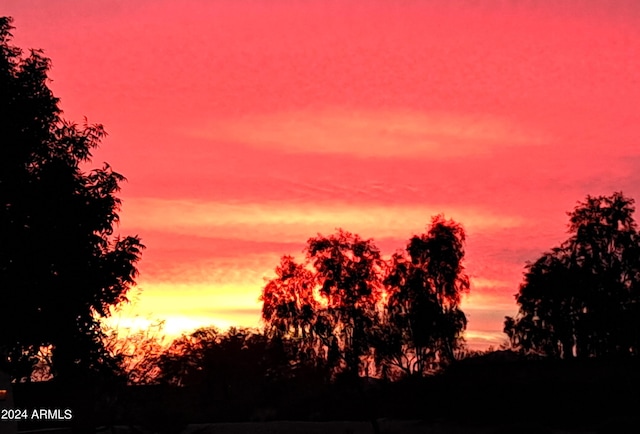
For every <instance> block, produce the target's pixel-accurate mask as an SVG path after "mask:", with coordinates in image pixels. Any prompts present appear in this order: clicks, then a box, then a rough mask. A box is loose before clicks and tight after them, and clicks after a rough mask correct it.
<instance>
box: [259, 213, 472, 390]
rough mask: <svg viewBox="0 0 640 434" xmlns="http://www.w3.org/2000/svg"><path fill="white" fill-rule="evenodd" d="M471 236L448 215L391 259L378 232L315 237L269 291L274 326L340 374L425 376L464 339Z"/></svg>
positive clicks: (288, 343) (292, 347)
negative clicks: (375, 236) (369, 236)
mask: <svg viewBox="0 0 640 434" xmlns="http://www.w3.org/2000/svg"><path fill="white" fill-rule="evenodd" d="M463 243H464V231H463V229H462V228H461V227H460V225H458V224H456V223H455V222H453V221H445V220H444V219H443V218H442V217H440V216H438V217H435V218H434V219H433V220H432V224H431V226H430V228H429V231H428V233H427V234H423V235H421V236H415V237H413V238H412V239H411V240H410V242H409V244H408V246H407V254H406V255H404V254H395V255H393V256H392V258H391V259H390V261H389V262H388V263H386V262H385V261H383V260H382V259H381V256H380V252H379V250H378V249H377V247H376V246H375V245H374V244H373V241H372V240H363V239H361V238H360V237H359V236H357V235H353V234H351V233H349V232H345V231H343V230H339V231H338V232H337V233H336V234H334V235H331V236H328V237H325V236H322V235H318V236H317V237H315V238H311V239H309V241H308V243H307V247H306V249H305V252H306V258H305V262H304V263H303V264H297V263H295V261H294V260H293V258H292V257H290V256H285V257H283V258H282V260H281V263H280V265H279V266H278V267H277V268H276V278H275V279H272V280H271V281H269V282H268V283H267V285H266V286H265V288H264V290H263V294H262V301H263V309H262V318H263V320H264V321H265V325H266V333H267V335H268V336H271V337H277V338H279V339H281V340H282V341H283V343H284V345H285V347H286V348H289V351H290V354H292V358H293V359H294V360H297V361H298V362H307V363H310V364H311V365H313V366H314V367H316V368H327V369H329V370H330V371H332V372H333V373H334V374H341V375H345V376H351V377H355V376H358V375H365V376H366V375H368V373H369V372H370V368H376V369H378V370H382V375H384V376H386V377H390V376H392V371H393V370H394V369H400V370H401V371H402V372H404V373H405V374H412V373H420V374H424V373H426V372H428V371H429V370H431V369H432V368H434V367H435V366H436V365H440V364H445V363H447V362H449V361H451V360H452V359H453V357H454V351H455V350H456V349H457V348H459V347H460V345H461V344H462V337H461V334H462V332H463V330H464V328H465V326H466V317H465V315H464V313H463V312H462V311H461V310H460V308H459V302H460V294H461V293H462V292H464V291H466V290H468V288H469V280H468V278H467V276H466V275H465V274H464V273H463V271H464V269H463V267H462V265H461V262H462V259H463V257H464V249H463Z"/></svg>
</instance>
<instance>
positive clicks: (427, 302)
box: [384, 216, 469, 374]
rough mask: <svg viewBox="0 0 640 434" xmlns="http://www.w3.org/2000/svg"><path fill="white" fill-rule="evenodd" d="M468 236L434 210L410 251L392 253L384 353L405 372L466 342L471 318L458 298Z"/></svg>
mask: <svg viewBox="0 0 640 434" xmlns="http://www.w3.org/2000/svg"><path fill="white" fill-rule="evenodd" d="M464 241H465V233H464V230H463V228H462V227H461V226H460V225H459V224H457V223H455V222H454V221H452V220H449V221H446V220H445V219H444V218H443V217H442V216H436V217H434V218H433V219H432V221H431V226H430V227H429V229H428V231H427V233H426V234H422V235H420V236H414V237H413V238H411V240H410V241H409V243H408V245H407V248H406V254H395V255H393V257H392V259H391V263H390V269H389V273H388V275H387V278H386V279H385V284H386V287H387V288H388V291H389V293H388V296H389V301H388V304H387V327H386V330H384V331H385V334H386V335H387V339H388V342H390V343H391V344H392V347H391V348H387V349H386V353H385V354H384V356H385V357H386V358H387V362H391V363H392V364H393V365H395V366H396V367H398V368H400V369H402V370H403V371H405V372H406V373H420V374H422V373H425V372H427V371H428V370H430V369H432V368H433V367H435V366H436V365H438V364H444V363H448V362H450V361H452V360H453V358H454V352H455V350H456V349H457V348H459V347H460V346H461V344H462V332H463V331H464V329H465V328H466V324H467V320H466V316H465V315H464V313H463V312H462V310H461V309H460V307H459V304H460V297H461V294H462V293H464V292H466V291H467V290H468V289H469V278H468V277H467V275H466V274H464V267H463V266H462V260H463V258H464ZM394 336H395V338H394Z"/></svg>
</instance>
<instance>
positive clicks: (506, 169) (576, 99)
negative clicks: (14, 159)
mask: <svg viewBox="0 0 640 434" xmlns="http://www.w3.org/2000/svg"><path fill="white" fill-rule="evenodd" d="M0 15H9V16H12V17H13V18H14V23H13V24H14V26H15V27H16V29H15V30H14V32H13V33H14V43H15V44H16V45H18V46H20V47H22V48H24V49H27V48H42V49H44V51H45V54H46V55H47V56H48V57H50V58H51V59H52V69H51V71H50V77H51V78H52V82H51V88H52V89H53V91H54V93H55V94H56V96H58V97H60V99H61V108H62V109H63V111H64V118H66V119H68V120H73V121H76V122H82V119H83V117H84V116H86V117H87V118H88V120H89V122H90V123H101V124H104V126H105V128H106V130H107V132H108V133H109V136H108V137H107V138H106V139H105V140H104V142H103V144H102V147H101V148H100V149H99V150H98V151H96V152H95V154H94V161H93V165H94V166H100V165H101V164H102V162H103V161H107V162H109V164H110V165H111V166H112V167H113V168H114V169H115V170H116V171H117V172H120V173H122V174H123V175H125V176H126V177H127V179H128V182H127V183H126V184H124V185H123V186H122V191H121V198H122V199H123V206H122V210H121V213H120V220H121V221H120V226H119V228H118V230H117V232H119V233H120V234H122V235H139V236H140V237H141V238H142V240H143V243H144V244H145V245H146V246H147V249H146V250H145V251H144V254H143V259H142V261H141V262H140V264H139V269H140V275H139V278H138V285H137V287H136V288H135V289H133V290H132V292H131V295H132V296H131V299H132V303H131V304H130V305H129V306H128V307H125V308H123V309H122V310H121V311H120V312H119V313H117V314H116V316H115V318H116V319H117V321H119V322H118V324H120V326H122V327H128V326H132V325H133V326H142V325H144V324H146V323H149V322H152V321H154V320H158V319H160V320H164V321H165V332H167V333H168V334H173V335H175V334H179V333H181V332H188V331H190V330H191V329H193V328H195V327H199V326H204V325H209V324H213V325H216V326H218V327H223V328H224V327H227V326H230V325H242V326H257V325H259V317H260V301H259V296H260V293H261V289H262V287H263V286H264V284H265V279H269V278H272V277H274V276H275V274H274V269H275V267H276V265H277V264H278V262H279V258H280V257H281V256H282V255H285V254H292V255H294V256H298V257H301V256H302V251H303V248H304V246H305V242H306V240H307V239H309V238H310V237H313V236H315V235H316V234H318V233H321V234H323V235H329V234H331V233H334V232H335V229H336V228H338V227H340V228H343V229H345V230H348V231H350V232H354V233H357V234H359V235H360V236H362V237H364V238H373V239H374V241H375V243H376V245H377V246H378V247H380V249H381V250H382V252H383V253H384V254H385V255H390V254H392V253H394V252H395V251H396V250H398V249H403V248H404V247H405V246H406V243H407V241H408V240H409V238H410V237H411V236H412V235H414V234H418V233H421V232H423V231H424V230H425V227H426V225H427V224H428V223H429V222H430V219H431V216H433V215H436V214H439V213H443V214H444V215H445V217H446V218H451V219H454V220H455V221H457V222H459V223H461V224H462V226H463V227H464V229H465V231H466V234H467V242H466V257H465V262H464V265H465V267H466V272H467V273H468V274H469V276H470V278H471V291H470V293H469V295H468V296H466V297H465V298H464V300H463V306H462V307H463V310H464V311H465V313H466V314H467V317H468V319H469V325H468V329H467V332H466V339H467V342H468V343H469V346H470V347H471V348H474V349H483V348H487V347H488V346H489V345H493V346H498V345H500V344H501V343H503V342H504V341H505V335H504V334H503V333H502V327H503V321H504V317H505V315H514V314H515V313H516V312H517V305H516V304H515V299H514V294H515V293H516V292H517V291H518V285H519V284H520V283H521V281H522V274H523V271H524V265H525V262H526V261H528V260H530V261H533V260H535V259H537V258H538V257H539V256H540V255H541V254H542V253H543V252H544V251H545V250H547V249H550V248H551V247H554V246H555V245H557V244H559V243H560V242H562V241H563V240H564V239H566V238H567V237H568V234H567V222H568V218H567V215H566V212H567V211H570V210H571V209H573V208H574V206H575V205H576V204H577V202H578V201H580V200H583V199H584V198H585V197H586V195H587V194H591V195H600V194H611V193H612V192H614V191H623V193H624V194H625V195H628V196H631V197H634V198H636V199H640V171H639V169H640V146H639V145H640V110H638V102H639V101H640V4H639V3H637V2H635V1H626V0H620V1H616V2H602V1H587V0H580V1H579V0H563V1H504V0H503V1H492V2H488V1H480V0H476V1H471V0H469V1H440V2H439V1H418V0H395V1H392V0H372V1H368V2H361V1H356V0H344V1H331V0H328V1H317V0H306V1H302V0H216V1H204V0H201V1H198V0H182V1H168V0H166V1H162V0H153V1H151V0H138V1H135V2H131V1H125V0H101V1H98V0H86V1H71V0H59V1H56V2H51V1H47V0H4V1H3V4H2V7H0Z"/></svg>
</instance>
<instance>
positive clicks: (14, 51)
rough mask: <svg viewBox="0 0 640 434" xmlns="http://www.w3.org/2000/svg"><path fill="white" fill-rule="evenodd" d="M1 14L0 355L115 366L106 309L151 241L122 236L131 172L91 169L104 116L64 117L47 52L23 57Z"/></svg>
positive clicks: (7, 364) (63, 365)
mask: <svg viewBox="0 0 640 434" xmlns="http://www.w3.org/2000/svg"><path fill="white" fill-rule="evenodd" d="M11 21H12V20H11V19H10V18H0V138H1V145H0V291H1V293H2V301H1V303H0V361H1V362H2V365H4V368H5V369H9V370H10V371H11V372H12V374H13V375H14V377H17V378H26V379H28V378H29V377H30V374H31V369H32V367H33V363H34V361H35V355H36V353H37V352H38V351H39V350H40V349H41V348H43V347H50V348H51V351H52V353H51V354H52V358H51V360H52V369H53V372H54V374H55V375H56V376H58V377H72V376H76V375H77V374H78V373H79V371H80V370H83V371H84V372H88V371H92V370H97V369H100V368H105V367H106V368H109V367H110V365H112V364H111V362H113V360H112V359H111V358H110V357H109V354H108V352H107V351H105V349H104V347H103V345H102V343H101V338H102V335H103V334H102V331H101V328H100V318H102V317H105V316H108V315H109V314H110V308H111V306H114V305H116V304H118V303H120V302H123V301H125V300H126V294H127V291H128V289H129V287H130V285H131V284H133V283H134V278H135V276H136V274H137V270H136V267H135V264H136V262H137V261H138V259H139V258H140V251H141V249H142V248H143V246H142V245H141V244H140V240H139V239H138V238H137V237H125V238H120V237H117V236H116V237H114V236H113V231H114V225H115V224H116V223H117V221H118V210H119V207H120V200H119V199H118V198H117V196H116V193H117V192H118V191H119V184H120V183H121V182H122V181H123V180H124V177H122V176H121V175H119V174H118V173H116V172H113V171H112V170H111V168H110V167H109V166H108V165H107V164H105V165H104V167H102V168H101V169H96V170H93V171H91V172H89V173H85V172H83V171H82V170H81V168H80V167H81V165H84V164H86V163H88V162H90V158H91V152H92V150H93V149H94V148H96V147H97V146H98V145H99V143H100V141H101V139H102V138H103V137H104V136H105V132H104V129H103V128H102V126H101V125H88V124H86V122H85V124H84V125H83V126H81V127H78V126H77V125H75V124H72V123H69V122H66V121H63V120H62V119H61V117H60V116H61V110H60V108H59V100H58V98H56V97H55V96H54V95H53V93H52V92H51V90H50V89H49V87H48V81H49V79H48V77H47V73H48V71H49V68H50V61H49V59H47V58H46V57H44V55H43V53H42V51H38V50H31V52H30V54H29V55H28V56H26V57H22V52H21V50H20V49H19V48H17V47H14V46H12V45H10V41H11V36H12V35H11V30H12V27H11Z"/></svg>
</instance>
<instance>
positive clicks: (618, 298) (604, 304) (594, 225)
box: [505, 193, 640, 358]
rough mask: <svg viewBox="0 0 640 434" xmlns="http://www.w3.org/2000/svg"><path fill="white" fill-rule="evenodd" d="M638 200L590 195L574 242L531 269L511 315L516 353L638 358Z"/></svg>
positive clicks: (574, 222)
mask: <svg viewBox="0 0 640 434" xmlns="http://www.w3.org/2000/svg"><path fill="white" fill-rule="evenodd" d="M633 203H634V201H633V199H631V198H627V197H625V196H624V195H623V194H622V193H614V194H613V195H611V196H597V197H592V196H587V198H586V201H585V202H582V203H579V204H578V206H577V207H576V208H575V210H574V211H573V212H570V213H568V215H569V232H570V234H571V236H570V238H569V239H568V240H567V241H565V242H564V243H563V244H562V245H561V246H560V247H556V248H554V249H552V250H551V251H549V252H547V253H545V254H544V255H543V256H542V257H541V258H539V259H538V260H537V261H535V262H533V263H529V264H527V267H526V268H527V271H526V273H525V280H524V283H523V284H522V285H521V286H520V291H519V293H518V294H517V295H516V300H517V303H518V305H519V306H520V310H519V312H518V315H517V316H516V317H515V318H510V317H507V318H506V321H505V332H506V333H507V335H508V336H509V338H510V340H511V343H512V345H513V346H514V347H516V348H519V349H521V350H524V351H533V352H540V353H544V354H547V355H549V356H553V357H563V358H571V357H574V355H575V356H578V357H590V356H602V355H632V354H637V353H638V350H639V349H640V348H639V344H640V308H639V306H640V292H639V291H640V238H639V237H638V232H637V225H636V223H635V221H634V219H633V212H634V210H635V208H634V206H633Z"/></svg>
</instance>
